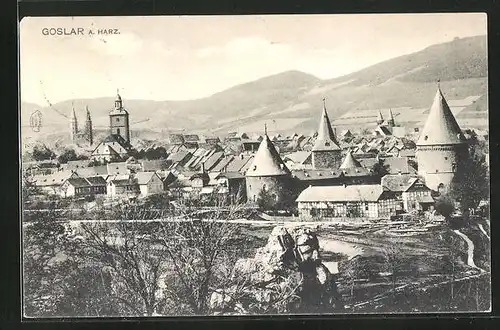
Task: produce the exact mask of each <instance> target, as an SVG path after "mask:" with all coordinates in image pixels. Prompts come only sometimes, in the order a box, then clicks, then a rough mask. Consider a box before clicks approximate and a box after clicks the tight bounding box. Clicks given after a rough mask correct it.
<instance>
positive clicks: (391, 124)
mask: <svg viewBox="0 0 500 330" xmlns="http://www.w3.org/2000/svg"><path fill="white" fill-rule="evenodd" d="M387 124H388V125H389V126H391V127H394V126H395V122H394V115H393V114H392V109H389V120H388V121H387Z"/></svg>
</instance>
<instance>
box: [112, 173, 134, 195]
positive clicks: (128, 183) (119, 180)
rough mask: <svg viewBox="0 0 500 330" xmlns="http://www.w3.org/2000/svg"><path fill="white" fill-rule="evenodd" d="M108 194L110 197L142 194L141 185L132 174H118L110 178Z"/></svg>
mask: <svg viewBox="0 0 500 330" xmlns="http://www.w3.org/2000/svg"><path fill="white" fill-rule="evenodd" d="M106 194H107V195H108V196H109V197H115V196H129V197H135V196H137V195H138V194H140V189H139V185H138V184H137V182H136V181H135V180H133V178H132V177H131V176H125V177H123V176H121V177H120V176H117V177H115V178H113V179H111V180H108V187H107V189H106Z"/></svg>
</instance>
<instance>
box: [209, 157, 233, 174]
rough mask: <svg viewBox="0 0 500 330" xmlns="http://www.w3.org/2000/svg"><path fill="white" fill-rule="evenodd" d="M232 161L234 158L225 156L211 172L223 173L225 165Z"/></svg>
mask: <svg viewBox="0 0 500 330" xmlns="http://www.w3.org/2000/svg"><path fill="white" fill-rule="evenodd" d="M233 159H234V156H231V155H228V156H225V157H224V158H223V159H222V160H221V161H220V162H219V163H218V164H217V165H215V166H214V167H213V168H212V171H215V172H221V171H223V170H224V169H225V167H226V165H228V164H229V163H231V162H232V161H233Z"/></svg>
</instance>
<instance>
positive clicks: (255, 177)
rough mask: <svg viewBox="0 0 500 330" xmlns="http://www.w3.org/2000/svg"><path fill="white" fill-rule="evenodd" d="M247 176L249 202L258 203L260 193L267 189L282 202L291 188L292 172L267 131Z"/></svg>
mask: <svg viewBox="0 0 500 330" xmlns="http://www.w3.org/2000/svg"><path fill="white" fill-rule="evenodd" d="M245 176H246V190H247V198H248V200H249V201H254V202H255V201H257V199H258V196H259V193H260V192H261V191H262V189H265V190H266V191H267V192H268V193H269V194H270V195H271V196H273V198H275V199H276V201H277V202H280V201H282V200H283V198H285V193H286V191H287V190H289V189H290V188H291V184H292V177H291V173H290V170H289V169H288V168H287V167H286V165H285V163H283V160H282V159H281V157H280V155H279V154H278V152H277V151H276V148H275V147H274V145H273V143H272V142H271V140H270V139H269V136H268V135H267V130H266V133H265V134H264V138H263V139H262V141H261V143H260V145H259V149H258V150H257V152H256V153H255V157H254V159H253V162H252V165H251V166H250V167H249V168H248V170H247V172H246V173H245Z"/></svg>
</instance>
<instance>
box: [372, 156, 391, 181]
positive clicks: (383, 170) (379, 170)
mask: <svg viewBox="0 0 500 330" xmlns="http://www.w3.org/2000/svg"><path fill="white" fill-rule="evenodd" d="M372 172H373V173H374V174H375V175H377V176H378V177H380V178H382V177H383V176H385V175H387V174H389V165H387V164H384V160H383V159H379V160H378V161H377V162H376V163H375V164H373V166H372Z"/></svg>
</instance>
